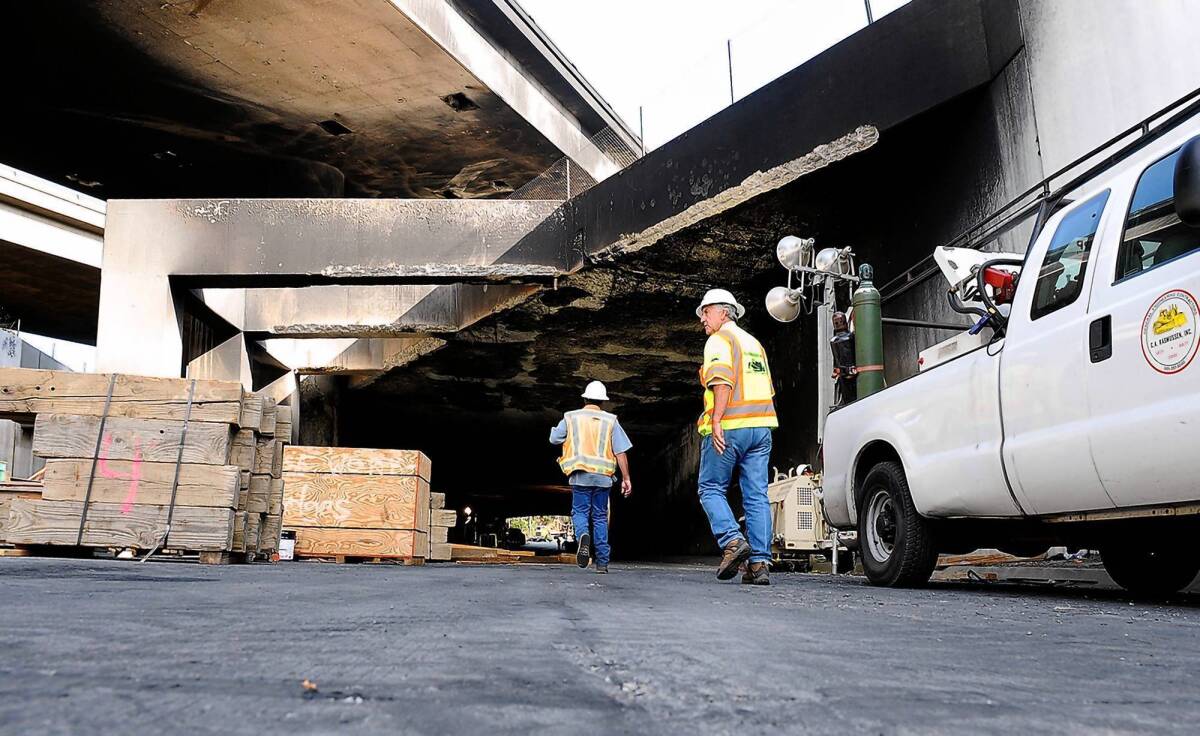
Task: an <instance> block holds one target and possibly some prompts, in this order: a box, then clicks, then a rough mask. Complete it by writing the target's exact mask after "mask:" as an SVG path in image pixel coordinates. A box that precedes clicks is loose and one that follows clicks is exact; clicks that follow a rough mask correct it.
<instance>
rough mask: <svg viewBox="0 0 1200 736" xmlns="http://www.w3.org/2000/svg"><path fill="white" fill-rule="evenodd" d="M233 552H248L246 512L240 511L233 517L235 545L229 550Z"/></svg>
mask: <svg viewBox="0 0 1200 736" xmlns="http://www.w3.org/2000/svg"><path fill="white" fill-rule="evenodd" d="M229 549H230V550H231V551H233V552H245V551H246V512H245V511H238V512H236V513H234V515H233V543H232V544H231V545H230V548H229Z"/></svg>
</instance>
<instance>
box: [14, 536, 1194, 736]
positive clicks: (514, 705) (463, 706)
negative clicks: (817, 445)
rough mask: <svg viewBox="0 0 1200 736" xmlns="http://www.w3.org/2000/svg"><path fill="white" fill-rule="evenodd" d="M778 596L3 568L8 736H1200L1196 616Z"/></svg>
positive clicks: (467, 576) (1096, 599)
mask: <svg viewBox="0 0 1200 736" xmlns="http://www.w3.org/2000/svg"><path fill="white" fill-rule="evenodd" d="M773 580H774V582H775V585H773V586H772V587H769V588H756V587H755V588H752V587H750V586H741V585H737V584H736V583H735V584H718V583H716V582H715V581H714V579H713V577H712V573H711V570H710V568H709V567H708V566H707V565H698V564H671V565H665V564H664V565H622V564H614V565H613V566H612V572H611V574H609V575H607V576H599V575H595V574H593V573H592V572H590V571H582V570H579V569H576V568H573V567H563V566H549V565H524V566H470V567H468V566H454V565H427V566H425V567H399V566H378V565H334V564H318V563H281V564H278V565H252V566H226V567H208V566H199V565H196V564H187V563H165V562H164V563H154V562H152V563H149V564H144V565H139V564H134V563H129V562H124V561H115V560H87V561H83V560H47V559H32V558H26V559H20V558H17V559H0V733H3V734H22V735H25V734H78V733H91V734H105V733H189V734H194V733H213V734H223V735H226V734H241V733H246V734H275V733H281V734H282V733H286V734H313V733H388V734H395V733H411V734H489V735H495V734H608V733H614V734H615V733H631V734H660V733H661V734H735V733H746V734H752V733H774V734H780V733H787V734H792V733H815V734H859V733H946V734H962V733H973V734H974V733H1004V734H1011V733H1022V734H1032V733H1055V734H1061V733H1089V734H1091V733H1194V732H1195V729H1196V726H1195V724H1196V722H1197V720H1198V718H1200V687H1198V686H1197V683H1200V599H1197V598H1196V597H1194V596H1184V597H1179V598H1176V599H1172V600H1170V601H1164V602H1158V603H1144V602H1141V601H1130V600H1129V599H1128V598H1126V597H1125V596H1124V595H1123V594H1121V593H1119V592H1113V591H1102V590H1094V589H1092V590H1060V589H1046V588H1043V587H1036V586H1026V587H1020V586H1007V585H1002V584H995V583H992V584H961V583H937V584H934V585H933V587H931V588H927V589H924V590H884V589H878V588H872V587H869V586H867V585H866V584H865V582H864V581H863V580H862V579H861V578H853V577H842V576H838V577H832V576H828V575H804V574H777V575H774V576H773ZM304 680H308V681H309V683H310V685H311V686H310V687H309V688H308V689H306V688H305V687H304V686H303V685H302V682H303V681H304ZM314 687H315V689H314Z"/></svg>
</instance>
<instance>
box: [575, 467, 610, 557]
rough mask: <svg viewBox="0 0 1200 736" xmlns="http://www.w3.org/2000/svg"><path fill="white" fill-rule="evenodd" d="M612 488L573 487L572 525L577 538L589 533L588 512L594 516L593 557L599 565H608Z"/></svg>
mask: <svg viewBox="0 0 1200 736" xmlns="http://www.w3.org/2000/svg"><path fill="white" fill-rule="evenodd" d="M611 490H612V487H611V486H610V487H608V488H604V487H602V486H571V523H572V524H574V525H575V538H576V539H579V538H580V537H582V536H583V535H584V533H585V532H587V531H588V512H589V511H590V512H591V515H592V532H591V533H592V550H593V552H592V555H593V556H594V557H595V558H596V564H597V565H607V564H608V555H609V551H610V550H609V547H608V492H609V491H611Z"/></svg>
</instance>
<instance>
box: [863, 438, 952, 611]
mask: <svg viewBox="0 0 1200 736" xmlns="http://www.w3.org/2000/svg"><path fill="white" fill-rule="evenodd" d="M861 498H862V506H861V507H859V513H858V541H859V554H860V556H861V557H862V565H863V571H864V572H865V573H866V575H867V580H869V581H870V582H871V584H872V585H882V586H887V587H891V588H906V587H920V586H922V585H924V584H925V583H927V582H929V576H930V575H932V574H933V568H934V566H935V565H936V564H937V555H938V553H937V548H936V547H935V546H934V542H933V535H932V533H931V532H930V529H929V522H928V521H926V520H925V519H924V518H923V517H922V516H921V515H920V514H918V513H917V509H916V507H915V506H914V505H913V501H912V495H910V494H909V492H908V480H907V479H906V478H905V477H904V469H903V468H902V467H900V464H899V463H896V462H883V463H878V464H877V465H875V467H873V468H871V472H869V473H867V478H866V480H865V481H863V492H862V496H861Z"/></svg>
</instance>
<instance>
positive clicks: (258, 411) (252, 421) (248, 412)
mask: <svg viewBox="0 0 1200 736" xmlns="http://www.w3.org/2000/svg"><path fill="white" fill-rule="evenodd" d="M238 387H239V388H241V386H240V385H239V386H238ZM262 412H263V397H261V396H259V395H258V394H252V393H245V394H244V395H243V397H242V411H241V414H240V415H239V418H238V426H240V427H241V428H242V429H250V430H254V431H258V428H259V425H261V424H262Z"/></svg>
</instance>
